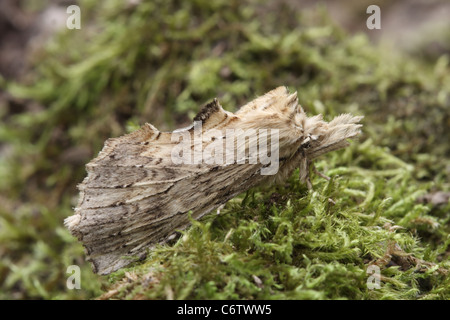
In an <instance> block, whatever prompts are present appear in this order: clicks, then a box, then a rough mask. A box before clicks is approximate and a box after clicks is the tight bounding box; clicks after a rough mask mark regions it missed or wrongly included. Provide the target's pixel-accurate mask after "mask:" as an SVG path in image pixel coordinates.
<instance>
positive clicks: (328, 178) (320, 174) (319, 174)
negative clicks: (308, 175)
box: [311, 163, 331, 181]
mask: <svg viewBox="0 0 450 320" xmlns="http://www.w3.org/2000/svg"><path fill="white" fill-rule="evenodd" d="M311 165H312V169H313V171H314V173H315V174H317V175H318V176H319V177H322V178H324V179H325V180H327V181H330V179H331V178H330V177H329V176H327V175H325V174H323V173H322V172H320V171H319V170H317V168H316V166H315V165H314V163H312V164H311Z"/></svg>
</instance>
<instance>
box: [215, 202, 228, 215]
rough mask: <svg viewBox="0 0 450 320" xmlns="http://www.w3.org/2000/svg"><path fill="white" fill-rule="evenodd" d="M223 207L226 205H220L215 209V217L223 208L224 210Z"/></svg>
mask: <svg viewBox="0 0 450 320" xmlns="http://www.w3.org/2000/svg"><path fill="white" fill-rule="evenodd" d="M225 205H226V203H224V204H221V205H220V206H219V207H218V208H217V215H219V214H220V211H221V210H222V209H223V208H225Z"/></svg>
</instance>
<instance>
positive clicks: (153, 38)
mask: <svg viewBox="0 0 450 320" xmlns="http://www.w3.org/2000/svg"><path fill="white" fill-rule="evenodd" d="M80 7H81V8H82V12H83V17H85V18H84V19H83V21H84V22H83V26H82V30H81V31H70V30H68V31H65V32H64V33H62V34H61V35H60V36H58V37H57V38H56V39H55V40H53V41H52V42H51V43H49V44H48V45H47V49H46V51H45V52H44V53H43V54H42V56H40V57H39V58H38V61H37V62H36V67H35V70H34V71H33V73H32V74H31V75H30V78H29V80H28V83H26V84H17V83H9V82H5V81H2V82H1V85H2V86H3V87H4V88H5V89H6V90H7V91H8V92H9V93H11V94H12V95H13V96H15V97H18V98H23V99H27V100H17V101H16V102H15V103H16V104H19V105H20V106H22V111H17V110H16V109H15V108H16V105H13V104H9V105H4V106H3V107H4V108H1V109H3V110H6V111H2V112H0V117H1V118H2V122H1V125H0V140H1V141H4V142H5V143H7V144H8V147H9V149H8V152H7V153H8V156H4V157H2V158H0V162H1V165H0V190H1V195H0V200H1V201H2V208H0V239H1V241H0V253H1V255H2V261H1V262H0V286H1V288H2V289H1V291H0V292H1V293H0V296H1V297H3V298H61V299H62V298H92V297H96V296H98V295H100V293H101V292H108V293H107V295H108V296H109V297H114V298H136V297H147V298H172V297H173V298H219V299H221V298H232V299H238V298H239V299H241V298H244V299H253V298H271V299H278V298H279V299H285V298H286V299H306V298H308V299H318V298H324V299H337V298H349V299H417V298H422V299H436V298H441V299H442V298H444V299H448V298H449V297H450V294H449V289H448V288H449V283H448V281H449V280H448V279H447V278H445V276H444V274H445V272H446V270H448V269H449V258H448V256H449V255H448V252H449V247H448V246H449V244H450V240H449V236H448V234H449V223H448V222H449V219H450V215H449V205H448V204H447V205H441V206H433V204H423V203H418V202H417V199H418V197H419V196H421V195H424V194H426V193H429V192H433V191H435V190H443V191H448V190H449V183H448V181H450V180H449V176H450V172H449V171H448V155H449V151H450V150H449V144H448V141H449V138H450V137H449V134H450V132H449V130H446V128H448V124H449V121H450V120H449V118H448V116H449V115H448V110H449V105H450V98H449V92H450V77H449V74H450V73H449V72H448V71H449V66H448V57H447V56H442V57H440V58H439V59H438V60H437V61H431V62H430V61H427V62H422V61H419V60H417V59H416V58H413V57H405V56H396V54H395V53H393V52H389V53H386V52H383V49H382V48H375V47H374V46H372V45H371V44H370V43H369V42H368V40H367V39H366V38H365V37H364V36H361V35H357V36H348V35H346V34H345V33H344V32H342V31H341V30H340V29H339V28H337V27H335V26H333V24H332V23H331V22H330V21H329V19H328V18H327V16H326V14H325V13H324V12H323V11H322V10H313V11H310V12H304V13H301V12H295V11H293V10H291V9H290V8H288V7H287V6H286V5H276V6H275V5H274V4H271V3H267V4H264V5H261V4H260V3H258V4H256V2H255V1H251V0H247V1H245V2H244V3H242V1H219V0H215V1H211V0H208V1H204V0H197V1H190V2H186V1H183V2H179V1H175V0H173V1H142V3H141V4H139V5H138V6H132V5H128V4H125V3H124V2H123V1H108V4H100V3H97V2H95V1H91V0H85V1H81V3H80ZM99 31H101V32H99ZM279 85H287V86H289V88H291V89H292V90H298V92H299V99H300V102H301V104H302V105H303V107H304V108H305V110H306V111H307V112H308V113H309V114H316V113H323V114H324V115H325V117H326V118H328V119H330V118H331V117H333V116H335V115H337V114H339V113H341V112H352V113H354V114H363V115H365V120H364V136H363V138H362V139H361V141H360V142H354V143H352V146H351V147H350V148H348V149H346V150H343V151H340V152H335V153H332V154H329V155H327V156H326V157H324V158H322V159H320V161H318V163H317V164H316V165H317V167H318V168H319V170H321V171H323V172H325V173H326V174H328V175H329V176H331V177H333V179H332V180H331V181H330V182H327V181H325V180H323V179H320V178H316V179H314V192H308V191H307V190H306V188H305V186H303V185H301V184H299V182H298V179H297V178H296V176H295V175H293V176H292V177H291V178H290V179H289V181H287V182H286V184H285V185H282V186H262V187H261V188H258V189H254V190H251V191H249V192H248V193H247V194H245V195H241V196H239V197H237V198H236V199H234V200H233V201H231V202H230V203H229V204H228V205H227V207H226V208H225V209H224V210H223V211H222V213H221V215H220V216H216V215H214V214H212V215H210V216H208V217H206V218H205V219H203V220H202V221H201V222H195V221H193V227H192V228H189V229H188V230H186V231H185V232H184V233H183V236H182V237H181V238H180V239H179V240H177V241H176V242H175V243H172V244H169V245H165V246H161V247H158V248H157V249H156V250H154V251H153V252H152V253H151V254H150V256H149V258H148V260H147V261H146V262H145V263H143V264H141V265H137V266H135V267H133V268H129V269H127V270H122V271H119V272H118V273H116V274H115V275H112V276H111V277H110V278H109V281H110V282H112V283H114V284H111V285H108V286H113V287H118V288H119V290H118V291H117V293H114V294H113V293H111V291H109V290H108V289H107V288H106V289H104V290H101V289H100V286H101V285H102V284H105V282H106V281H107V279H106V278H104V277H99V276H95V275H93V274H92V273H91V271H90V267H89V265H88V264H87V263H86V262H83V258H84V255H83V253H82V248H81V245H80V244H79V243H76V242H75V240H74V239H73V238H72V237H70V236H69V234H68V232H67V231H66V230H65V229H64V227H63V226H62V220H63V219H64V218H65V217H67V216H69V215H70V214H71V208H72V207H73V206H74V205H75V204H76V197H77V190H76V184H77V183H79V182H80V181H81V180H82V179H83V177H84V175H85V170H84V164H85V163H87V162H88V161H89V160H90V159H91V158H92V157H94V156H95V155H96V154H97V152H98V151H99V150H100V149H101V147H102V145H103V142H104V140H106V139H107V138H109V137H112V136H119V135H122V134H123V133H125V132H126V130H133V128H135V127H136V126H137V125H139V124H142V123H144V122H150V123H153V124H155V125H156V126H157V127H159V128H160V129H162V130H169V129H174V128H175V127H178V126H181V125H185V124H186V123H188V122H190V121H191V119H192V117H193V115H194V114H195V112H197V111H198V110H199V107H200V105H201V104H203V103H205V102H206V101H208V100H210V99H212V98H213V97H219V99H220V101H221V103H222V105H224V107H225V108H226V109H228V110H231V111H233V110H234V109H235V108H237V107H238V106H240V105H242V104H244V103H245V102H247V101H248V100H250V99H252V98H254V97H255V96H257V95H260V94H262V93H264V92H266V91H268V90H270V89H273V88H275V87H277V86H279ZM29 100H33V101H36V102H38V103H39V105H40V106H41V107H40V108H37V111H36V108H34V109H33V108H27V107H26V106H27V103H28V101H29ZM1 109H0V110H1ZM33 110H34V111H33ZM393 226H394V227H393ZM395 226H400V227H401V228H396V227H395ZM392 243H396V244H398V245H399V247H400V248H401V250H402V251H403V252H404V253H407V254H409V255H410V256H411V257H414V259H416V260H414V259H413V260H411V261H413V262H414V261H415V262H414V263H413V262H411V263H410V265H409V268H407V269H405V270H401V268H399V267H398V266H397V267H396V266H391V264H392V262H391V264H383V263H381V262H380V261H382V259H383V258H385V257H386V252H387V251H388V250H389V248H390V245H391V244H392ZM380 259H381V260H380ZM399 259H401V258H399ZM411 259H412V258H411ZM417 259H420V261H422V260H423V262H424V263H423V265H424V266H425V267H424V269H423V270H422V269H420V266H419V265H418V263H417V261H419V260H417ZM391 260H395V259H391ZM377 261H378V262H380V264H381V266H382V268H381V269H382V275H383V278H382V279H383V281H382V285H381V288H380V289H378V290H372V291H371V290H368V289H367V286H366V281H367V278H368V275H367V274H366V269H367V266H368V264H369V263H373V262H377ZM387 262H389V261H387ZM425 262H430V263H432V264H427V263H425ZM71 264H77V265H80V266H81V267H82V288H83V290H81V291H76V290H74V291H70V290H67V289H66V287H65V283H66V279H67V276H68V275H67V274H66V273H65V271H66V268H67V266H68V265H71ZM416 269H420V272H416ZM124 275H125V276H126V277H128V280H127V281H122V280H121V279H122V277H123V276H124ZM258 279H259V280H258ZM108 296H106V297H108Z"/></svg>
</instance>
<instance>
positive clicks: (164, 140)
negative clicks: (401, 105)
mask: <svg viewBox="0 0 450 320" xmlns="http://www.w3.org/2000/svg"><path fill="white" fill-rule="evenodd" d="M361 119H362V117H361V116H352V115H349V114H343V115H340V116H338V117H335V118H334V119H333V120H332V121H331V122H328V123H327V122H325V121H323V120H322V116H321V115H318V116H313V117H307V115H306V113H305V112H304V111H303V109H302V107H301V106H300V105H299V104H298V99H297V93H296V92H295V93H292V94H290V93H289V92H288V90H287V89H286V88H285V87H279V88H277V89H275V90H272V91H270V92H268V93H266V94H265V95H263V96H261V97H259V98H257V99H255V100H253V101H251V102H249V103H248V104H246V105H244V106H243V107H241V108H240V109H239V110H238V111H237V112H236V113H232V112H228V111H225V110H224V109H222V107H221V106H220V104H219V102H218V100H217V99H214V101H212V102H211V103H209V104H207V105H206V106H205V107H204V108H203V109H202V110H201V111H200V112H199V113H198V114H197V116H196V117H195V118H194V121H195V122H194V123H199V124H201V131H200V133H202V134H205V136H206V138H205V137H203V138H202V140H200V144H199V143H198V140H197V142H195V135H196V130H197V129H198V127H195V125H192V126H190V127H188V128H184V129H179V130H176V131H174V132H172V133H171V132H160V131H158V130H157V129H156V128H155V127H154V126H152V125H151V124H148V123H147V124H145V125H144V126H142V128H141V129H140V130H138V131H135V132H133V133H130V134H127V135H125V136H122V137H119V138H113V139H108V140H107V141H106V142H105V146H104V147H103V150H102V151H101V152H100V153H99V155H98V157H97V158H95V159H93V160H92V161H91V162H89V163H88V164H87V165H86V170H87V172H88V175H87V177H86V178H85V179H84V181H83V182H82V183H81V184H80V185H79V186H78V188H79V190H80V196H79V202H78V205H77V207H76V208H75V214H74V215H73V216H71V217H68V218H67V219H66V220H65V225H66V226H67V228H68V229H69V230H70V232H71V233H72V234H73V235H74V236H76V237H77V238H78V239H79V240H80V241H81V242H82V243H83V245H84V247H85V249H86V254H87V259H88V260H89V261H91V263H92V266H93V270H94V272H96V273H100V274H108V273H111V272H113V271H116V270H118V269H119V268H122V267H124V266H126V265H128V264H129V263H130V262H133V261H135V260H136V259H140V258H143V257H145V255H146V254H147V253H148V250H149V249H151V247H152V246H154V245H155V244H157V243H164V242H165V241H167V240H168V238H169V236H171V235H172V234H173V233H174V232H175V231H177V230H182V229H185V228H186V227H187V226H188V225H189V212H191V215H192V218H194V219H199V218H200V217H202V216H203V215H205V214H207V213H209V212H211V211H213V210H214V209H217V208H219V207H220V206H221V205H223V204H225V203H226V202H227V201H228V200H230V199H232V198H233V197H235V196H236V195H238V194H240V193H242V192H245V191H246V190H248V189H250V188H252V187H254V186H256V185H258V184H260V183H262V182H267V183H275V182H277V181H278V182H279V181H284V180H285V179H286V178H287V177H289V176H290V175H291V174H292V172H293V171H294V170H295V169H296V168H299V169H300V170H299V172H300V177H299V178H300V180H301V181H303V182H306V183H307V184H308V187H310V186H311V183H310V181H309V174H308V173H309V167H310V165H311V164H312V161H313V160H314V159H316V158H317V157H319V156H320V155H322V154H324V153H327V152H330V151H333V150H337V149H340V148H343V147H346V146H347V145H348V142H347V139H349V138H353V137H356V136H357V135H358V134H359V133H360V127H361V126H362V125H361V124H359V122H360V120H361ZM250 129H254V131H257V132H260V133H261V134H259V135H256V136H251V135H250V136H249V137H247V139H246V137H245V132H246V131H247V130H250ZM242 131H244V132H242ZM211 132H214V134H213V135H211V134H209V133H211ZM228 132H235V133H236V136H234V137H233V139H235V140H232V139H231V138H230V136H229V135H227V133H228ZM269 132H274V133H275V132H276V133H277V134H276V135H271V136H270V139H267V140H266V142H267V141H269V142H268V144H267V150H269V149H270V148H271V147H272V146H273V145H276V146H277V149H276V150H275V149H270V152H268V154H270V156H273V155H274V154H275V153H276V155H277V158H276V159H275V160H277V167H276V171H275V172H274V173H273V174H268V175H267V174H266V175H264V174H262V172H263V170H265V169H267V168H268V167H269V164H268V163H267V161H266V163H263V161H256V163H255V161H253V162H252V161H251V159H252V157H255V154H254V152H253V153H252V150H253V151H254V149H252V147H253V146H255V144H256V145H258V143H260V142H261V141H262V140H263V138H264V137H268V136H269ZM197 133H198V130H197ZM174 136H176V138H175V139H174ZM180 137H183V140H184V138H192V140H191V142H189V141H188V142H187V143H186V141H184V142H185V144H181V142H180V141H181V140H182V139H181V138H180ZM240 138H243V139H241V140H239V139H240ZM275 138H276V139H275ZM275 140H277V141H275ZM214 143H215V146H216V147H217V146H218V147H220V146H223V147H224V152H223V155H222V154H219V152H218V151H217V150H219V149H215V148H211V146H213V144H214ZM269 146H270V147H269ZM239 147H244V155H242V154H240V155H239V153H238V152H236V153H235V154H233V155H232V156H231V157H230V158H227V160H226V161H225V160H224V161H223V162H222V163H221V162H220V159H219V158H220V157H222V158H221V159H225V158H226V156H227V155H226V154H230V152H231V153H233V151H234V149H236V150H237V149H238V148H239ZM208 149H211V150H212V152H210V151H211V150H209V151H208V152H205V150H208ZM262 149H263V148H262ZM256 150H258V149H256ZM190 151H193V153H192V154H190V153H189V152H190ZM219 151H220V150H219ZM202 152H203V158H202V157H201V155H202ZM174 154H175V155H180V156H183V157H184V158H183V159H185V160H186V159H188V160H190V161H191V162H190V163H184V162H181V163H180V161H174V159H175V158H174ZM196 155H200V157H199V158H197V160H198V159H200V160H201V161H200V162H199V161H195V157H196ZM239 157H240V158H239ZM214 159H216V160H218V159H219V161H216V162H214V161H213V160H214ZM253 159H258V157H256V158H253ZM261 159H262V158H261ZM175 160H177V159H175ZM245 160H247V161H245ZM187 162H189V161H187Z"/></svg>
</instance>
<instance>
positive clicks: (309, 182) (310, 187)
mask: <svg viewBox="0 0 450 320" xmlns="http://www.w3.org/2000/svg"><path fill="white" fill-rule="evenodd" d="M306 186H307V187H308V190H313V186H312V183H311V179H310V178H309V174H308V176H307V177H306Z"/></svg>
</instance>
